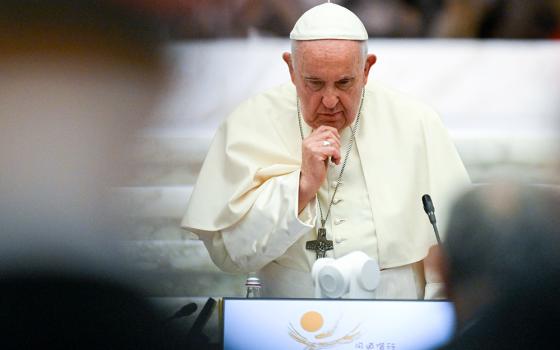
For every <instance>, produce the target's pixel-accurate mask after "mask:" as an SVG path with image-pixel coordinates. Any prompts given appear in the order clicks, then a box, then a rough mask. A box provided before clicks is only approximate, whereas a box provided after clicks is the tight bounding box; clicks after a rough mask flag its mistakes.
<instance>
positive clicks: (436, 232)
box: [432, 222, 441, 245]
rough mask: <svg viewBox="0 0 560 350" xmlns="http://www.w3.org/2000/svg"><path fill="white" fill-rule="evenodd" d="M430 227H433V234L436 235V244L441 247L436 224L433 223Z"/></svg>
mask: <svg viewBox="0 0 560 350" xmlns="http://www.w3.org/2000/svg"><path fill="white" fill-rule="evenodd" d="M432 226H433V227H434V233H435V234H436V240H437V243H438V245H441V239H440V238H439V232H438V229H437V225H436V223H435V222H434V223H433V224H432Z"/></svg>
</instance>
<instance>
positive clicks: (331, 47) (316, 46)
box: [297, 39, 361, 55]
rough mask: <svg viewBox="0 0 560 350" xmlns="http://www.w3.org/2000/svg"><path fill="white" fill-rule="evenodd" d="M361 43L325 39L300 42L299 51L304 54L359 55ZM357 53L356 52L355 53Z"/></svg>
mask: <svg viewBox="0 0 560 350" xmlns="http://www.w3.org/2000/svg"><path fill="white" fill-rule="evenodd" d="M360 44H361V42H360V41H354V40H337V39H325V40H307V41H298V42H297V46H298V51H301V52H304V53H314V54H321V53H338V54H340V53H345V52H347V53H353V54H356V55H358V54H359V53H360ZM353 51H355V52H353Z"/></svg>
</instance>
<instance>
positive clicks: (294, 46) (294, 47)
mask: <svg viewBox="0 0 560 350" xmlns="http://www.w3.org/2000/svg"><path fill="white" fill-rule="evenodd" d="M299 41H300V40H291V42H292V50H291V51H292V65H294V67H295V65H296V59H295V57H296V52H297V47H298V43H299ZM359 43H360V48H361V51H362V52H361V53H362V54H361V59H362V63H365V62H366V58H367V54H368V44H367V40H362V41H359Z"/></svg>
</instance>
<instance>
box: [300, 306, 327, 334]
mask: <svg viewBox="0 0 560 350" xmlns="http://www.w3.org/2000/svg"><path fill="white" fill-rule="evenodd" d="M299 322H300V324H301V328H303V329H305V330H306V331H308V332H316V331H318V330H319V329H321V327H323V316H322V315H321V314H320V313H318V312H317V311H308V312H306V313H304V314H303V315H302V316H301V319H300V321H299Z"/></svg>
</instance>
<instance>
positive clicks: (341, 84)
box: [336, 79, 352, 89]
mask: <svg viewBox="0 0 560 350" xmlns="http://www.w3.org/2000/svg"><path fill="white" fill-rule="evenodd" d="M351 82H352V80H350V79H343V80H340V81H338V82H336V85H337V86H338V87H339V88H340V89H346V88H348V87H350V85H351Z"/></svg>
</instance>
